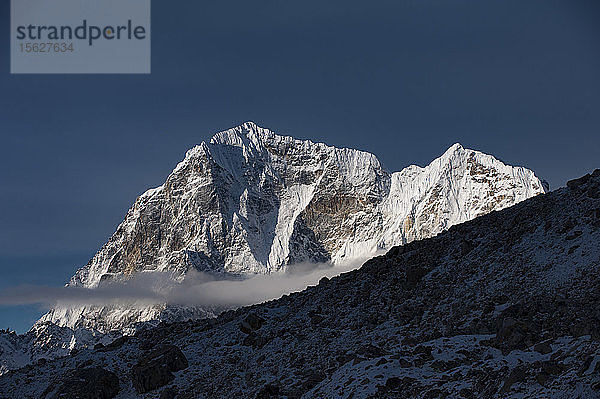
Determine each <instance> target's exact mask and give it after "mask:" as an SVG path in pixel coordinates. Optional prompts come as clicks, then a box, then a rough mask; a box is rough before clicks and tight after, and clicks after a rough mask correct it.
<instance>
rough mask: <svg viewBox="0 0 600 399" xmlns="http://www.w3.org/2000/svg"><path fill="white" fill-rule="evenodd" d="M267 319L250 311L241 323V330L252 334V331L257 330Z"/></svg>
mask: <svg viewBox="0 0 600 399" xmlns="http://www.w3.org/2000/svg"><path fill="white" fill-rule="evenodd" d="M264 322H265V319H263V318H262V317H260V316H258V315H256V314H254V313H250V314H249V315H248V316H246V318H245V319H244V320H243V321H242V322H241V323H240V330H241V331H242V332H243V333H245V334H250V333H251V332H252V331H256V330H258V329H259V328H261V327H262V325H263V323H264Z"/></svg>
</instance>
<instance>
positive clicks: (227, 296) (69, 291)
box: [0, 258, 367, 308]
mask: <svg viewBox="0 0 600 399" xmlns="http://www.w3.org/2000/svg"><path fill="white" fill-rule="evenodd" d="M366 259H367V258H363V259H357V260H355V261H352V262H349V263H347V264H344V265H343V266H332V265H331V264H328V263H318V264H314V263H302V264H296V265H292V266H288V267H286V268H285V269H284V270H283V271H282V272H279V273H273V274H268V275H252V276H247V277H232V278H227V279H225V278H223V277H219V276H215V275H210V274H207V273H203V272H198V271H194V270H192V271H189V272H188V273H187V274H186V275H185V277H184V278H183V279H182V280H181V279H179V280H180V281H178V279H176V278H175V276H174V275H173V274H171V273H166V272H141V273H137V274H135V275H133V276H131V277H130V278H129V279H127V280H125V281H113V282H103V283H102V284H101V285H100V286H99V287H97V288H94V289H89V288H83V287H71V286H64V287H47V286H19V287H14V288H10V289H6V290H4V291H0V306H1V305H5V306H6V305H30V304H41V305H42V306H43V307H45V308H52V307H57V306H60V307H77V306H88V305H90V306H106V305H117V306H127V307H138V306H140V307H143V306H149V305H153V304H164V303H167V304H171V305H178V306H226V307H237V306H243V305H249V304H255V303H261V302H265V301H268V300H271V299H276V298H279V297H281V296H282V295H285V294H289V293H292V292H297V291H302V290H303V289H305V288H306V287H307V286H310V285H316V284H317V283H318V282H319V280H320V279H322V278H323V277H328V278H332V277H334V276H337V275H339V274H341V273H344V272H348V271H351V270H354V269H356V268H358V267H360V266H361V265H362V263H363V262H364V261H365V260H366Z"/></svg>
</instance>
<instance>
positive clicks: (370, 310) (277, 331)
mask: <svg viewBox="0 0 600 399" xmlns="http://www.w3.org/2000/svg"><path fill="white" fill-rule="evenodd" d="M598 242H600V170H596V171H595V172H594V173H593V174H588V175H586V176H584V177H583V178H580V179H577V180H574V181H570V182H569V183H568V187H566V188H562V189H559V190H557V191H554V192H551V193H548V194H545V195H539V196H535V197H534V198H530V199H528V200H525V201H523V202H521V203H519V204H516V205H514V206H512V207H510V208H507V209H503V210H501V211H492V212H490V213H488V214H486V215H483V216H480V217H477V218H475V219H474V220H471V221H467V222H465V223H462V224H459V225H456V226H453V227H451V228H449V229H448V230H447V231H445V232H442V233H441V234H439V235H437V236H435V237H432V238H427V239H423V240H417V241H413V242H411V243H408V244H405V245H403V246H396V247H393V248H391V249H390V250H389V251H388V252H387V253H386V254H385V255H382V256H377V257H375V258H373V259H371V260H369V261H367V262H366V263H365V264H364V265H363V266H362V267H361V268H360V269H358V270H354V271H351V272H348V273H345V274H342V275H340V276H338V277H334V278H332V279H327V278H323V279H322V280H321V281H320V282H319V284H318V285H316V286H311V287H308V288H307V289H306V290H304V291H302V292H297V293H292V294H290V295H285V296H283V297H282V298H280V299H277V300H273V301H270V302H266V303H262V304H258V305H253V306H248V307H244V308H240V309H237V310H230V311H227V312H224V313H222V314H221V315H219V316H218V317H217V318H212V319H204V320H191V321H187V322H177V323H164V322H163V323H161V324H159V325H158V326H157V327H156V328H152V329H146V330H142V331H138V332H137V333H136V334H135V335H134V336H132V337H122V338H119V339H117V340H115V341H114V342H113V343H111V344H109V345H106V346H98V347H96V348H95V349H84V350H81V351H79V352H78V353H76V354H72V355H71V356H69V357H64V358H61V359H56V360H54V361H49V362H40V363H38V364H37V365H33V366H27V367H25V368H22V369H19V370H15V371H11V372H9V373H7V374H5V375H3V376H0V392H1V393H2V394H3V395H4V396H5V397H6V398H11V399H12V398H27V397H32V398H33V397H35V398H64V397H73V398H74V397H83V396H82V395H84V394H86V393H87V392H90V387H93V389H94V392H96V393H97V394H98V395H102V396H98V397H105V398H116V399H121V398H131V397H144V398H156V397H163V398H165V397H170V398H172V397H175V398H177V399H191V398H217V399H218V398H231V397H248V398H282V399H283V398H289V399H291V398H304V399H311V398H344V399H348V398H356V399H368V398H369V399H375V398H382V399H386V398H399V397H402V398H404V397H406V398H445V397H448V398H464V399H468V398H524V397H526V398H596V397H599V396H600V373H599V369H600V363H599V360H598V359H600V333H599V331H600V315H599V314H598V308H599V306H600V294H599V293H600V280H599V279H598V275H599V272H600V249H599V247H598ZM0 397H2V395H0Z"/></svg>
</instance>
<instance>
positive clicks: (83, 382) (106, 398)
mask: <svg viewBox="0 0 600 399" xmlns="http://www.w3.org/2000/svg"><path fill="white" fill-rule="evenodd" d="M118 393H119V378H118V377H117V376H116V375H115V374H114V373H112V372H110V371H107V370H105V369H103V368H102V367H88V368H84V369H79V370H73V371H71V372H69V373H67V374H66V375H65V376H64V377H63V378H62V382H61V383H60V385H59V387H58V388H57V389H56V390H55V391H54V394H53V395H52V396H51V398H52V399H111V398H114V397H115V396H117V394H118Z"/></svg>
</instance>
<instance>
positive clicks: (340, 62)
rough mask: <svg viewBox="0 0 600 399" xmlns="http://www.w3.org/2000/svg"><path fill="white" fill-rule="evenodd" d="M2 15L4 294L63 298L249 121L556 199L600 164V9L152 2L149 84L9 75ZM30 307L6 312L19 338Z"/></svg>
mask: <svg viewBox="0 0 600 399" xmlns="http://www.w3.org/2000/svg"><path fill="white" fill-rule="evenodd" d="M8 3H9V2H8V1H3V2H0V18H1V24H2V25H1V26H2V35H0V47H1V48H0V54H2V59H1V61H2V62H1V63H0V85H1V86H0V88H1V90H0V133H1V139H2V141H1V145H0V170H1V172H0V173H1V176H2V181H1V183H2V184H1V188H0V209H2V212H1V213H0V275H1V276H2V277H1V278H0V289H1V288H4V287H8V286H14V285H17V284H24V283H28V284H45V285H59V284H62V283H64V282H65V281H67V280H68V279H69V277H70V276H71V275H72V274H73V272H74V271H75V270H76V269H77V268H78V267H80V266H82V265H84V264H85V263H86V262H87V261H88V259H89V258H90V257H91V256H92V255H93V254H94V253H95V252H96V251H97V250H98V249H99V248H100V246H101V245H102V244H103V243H104V242H106V240H107V239H108V237H109V236H110V235H111V234H112V232H113V231H114V229H115V228H116V226H117V225H118V223H119V222H120V221H121V220H122V218H123V216H124V215H125V212H126V211H127V209H128V208H129V206H130V205H131V204H132V203H133V201H134V200H135V198H136V197H137V196H138V195H139V194H140V193H142V192H143V191H145V190H146V189H147V188H149V187H154V186H157V185H160V184H161V183H162V182H163V180H164V179H165V177H166V176H167V175H168V174H169V172H170V171H171V170H172V168H173V167H174V166H175V165H176V164H177V162H178V161H179V160H181V159H182V157H183V155H184V153H185V151H186V150H187V149H188V148H190V147H192V146H193V145H195V144H197V143H199V142H200V141H202V140H206V139H208V138H210V136H211V134H212V133H214V132H216V131H219V130H223V129H226V128H229V127H232V126H235V125H237V124H240V123H241V122H244V121H246V120H254V121H255V122H257V123H259V124H261V125H263V126H265V127H268V128H270V129H272V130H275V131H277V132H281V133H284V134H288V135H292V136H295V137H298V138H308V139H311V140H313V141H323V142H326V143H329V144H332V145H336V146H346V147H353V148H359V149H364V150H367V151H370V152H373V153H375V154H376V155H377V156H378V157H379V159H380V160H381V161H382V162H383V164H384V166H385V167H386V168H387V169H388V170H390V171H395V170H400V169H401V168H403V167H405V166H407V165H409V164H412V163H416V164H419V165H425V164H427V163H429V162H430V161H431V160H432V159H433V158H435V157H437V156H438V155H440V154H441V153H442V152H443V151H444V150H445V149H446V148H447V147H448V146H450V145H451V144H452V143H454V142H457V141H458V142H461V143H462V144H463V145H464V146H466V147H469V148H474V149H479V150H482V151H484V152H488V153H491V154H494V155H496V156H497V157H499V158H501V159H502V160H504V161H505V162H508V163H511V164H518V165H524V166H526V167H529V168H531V169H533V170H534V171H535V172H536V173H537V174H538V176H540V177H541V178H543V179H546V180H548V181H549V182H550V185H551V187H553V188H556V187H557V186H561V185H564V183H565V182H566V180H568V179H570V178H573V177H578V176H580V175H582V174H584V173H587V172H589V171H591V170H592V169H593V168H596V167H600V162H599V161H600V157H599V155H598V153H599V150H600V134H599V132H600V112H599V111H600V2H597V1H573V0H569V1H567V0H565V1H552V0H540V1H523V0H518V1H507V0H502V1H479V0H473V1H463V0H436V1H433V0H411V1H407V0H400V1H377V2H373V1H362V2H357V1H339V2H323V1H306V0H303V1H296V2H289V1H288V2H281V1H252V2H249V1H239V2H238V1H235V2H234V1H219V2H208V1H193V2H192V1H183V0H177V1H174V0H170V1H156V0H155V1H153V5H152V6H153V16H152V74H151V75H144V76H140V75H138V76H134V75H130V76H122V75H108V76H103V75H95V76H90V75H88V76H86V75H83V76H81V75H10V74H9V58H8V57H9V32H8V29H9V6H8ZM39 314H40V310H39V309H35V308H32V307H11V308H6V307H5V308H1V307H0V328H4V327H11V328H13V329H17V330H18V331H24V330H26V329H27V328H28V327H29V326H30V325H31V323H32V322H33V321H34V320H35V319H36V318H37V317H38V316H39Z"/></svg>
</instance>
